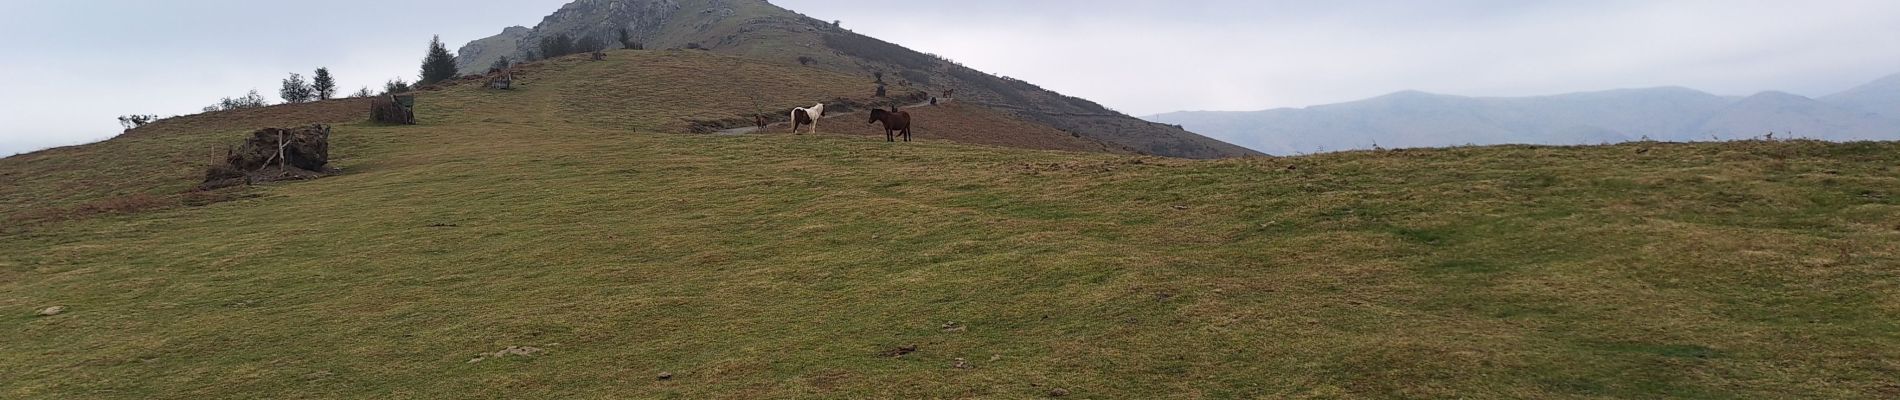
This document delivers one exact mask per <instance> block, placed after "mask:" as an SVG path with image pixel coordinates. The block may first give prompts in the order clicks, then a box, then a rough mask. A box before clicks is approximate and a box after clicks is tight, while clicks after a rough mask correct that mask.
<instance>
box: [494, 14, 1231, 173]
mask: <svg viewBox="0 0 1900 400" xmlns="http://www.w3.org/2000/svg"><path fill="white" fill-rule="evenodd" d="M620 28H628V29H629V33H630V34H631V35H632V36H633V39H635V41H638V42H641V43H643V44H644V45H645V46H647V47H648V48H655V49H664V48H676V49H677V48H703V49H706V50H708V51H711V52H715V53H719V54H725V55H734V56H741V57H746V58H749V59H754V60H760V61H764V62H769V63H775V64H779V65H786V66H799V67H802V68H811V69H820V70H825V71H831V72H836V73H842V74H848V75H852V76H856V77H861V78H862V79H865V80H867V81H868V80H870V79H871V77H872V75H873V74H874V73H879V72H881V73H884V74H885V77H886V78H887V80H888V81H889V82H892V83H898V84H900V85H902V86H908V87H910V88H914V89H916V90H922V91H926V92H928V93H931V94H933V95H938V96H943V95H944V94H945V93H947V92H948V91H951V90H955V91H956V96H955V97H957V98H959V99H962V100H966V103H968V104H972V105H981V106H984V107H986V108H990V109H992V110H994V111H999V112H1003V113H1006V114H1010V115H1012V117H1013V118H1018V119H1024V120H1029V121H1034V122H1036V123H1039V124H1042V125H1047V126H1051V127H1055V128H1057V129H1061V130H1063V131H1067V132H1074V133H1075V134H1079V135H1082V136H1084V137H1087V138H1089V139H1091V140H1094V141H1099V142H1103V143H1110V144H1113V145H1114V146H1115V147H1126V148H1131V149H1134V150H1136V151H1139V152H1142V153H1147V154H1156V155H1163V156H1169V157H1185V158H1222V157H1244V156H1253V155H1260V154H1261V153H1260V152H1257V151H1253V150H1249V149H1247V148H1243V147H1240V146H1235V145H1232V144H1228V143H1224V142H1221V141H1219V140H1214V139H1210V138H1207V137H1204V136H1201V135H1198V134H1195V133H1193V132H1188V131H1186V130H1182V129H1180V128H1177V127H1174V126H1171V125H1164V124H1157V123H1153V122H1148V121H1143V120H1140V119H1137V118H1134V117H1130V116H1128V115H1124V114H1121V113H1119V112H1116V111H1114V110H1110V109H1108V108H1106V107H1103V106H1102V105H1100V104H1096V103H1095V102H1092V101H1088V100H1085V99H1081V98H1076V97H1070V96H1066V95H1063V94H1061V93H1056V92H1053V91H1050V90H1046V89H1043V88H1042V87H1039V86H1036V85H1034V84H1031V83H1029V82H1025V81H1022V80H1017V79H1011V78H1007V77H1001V76H996V75H992V74H990V73H986V72H983V71H978V70H975V69H972V68H968V67H965V66H962V65H959V64H957V63H955V62H953V61H950V60H947V59H944V58H942V57H938V56H935V55H930V54H925V53H922V52H918V51H915V50H911V49H908V48H904V47H903V46H899V45H896V44H892V43H889V42H885V41H883V40H879V39H877V38H872V37H869V36H865V35H861V34H858V33H856V32H852V31H850V30H848V29H845V28H843V27H839V26H835V25H833V24H832V23H831V22H828V21H821V20H818V19H814V18H811V17H807V16H804V15H802V14H798V13H796V12H793V11H791V10H787V9H784V8H781V7H780V6H778V5H775V4H772V3H770V2H768V1H764V0H664V1H652V0H590V1H575V2H572V3H569V4H567V5H566V6H564V7H562V8H561V9H560V10H556V11H555V12H554V14H552V15H550V16H548V17H547V18H545V19H543V21H542V23H541V24H540V25H537V26H536V27H535V30H534V32H532V33H529V34H527V37H526V38H524V39H520V40H521V41H522V42H521V43H526V44H530V45H528V46H525V47H528V48H530V49H531V48H533V47H534V46H533V45H532V44H533V43H538V42H539V40H540V38H541V37H544V36H552V35H555V34H562V33H564V34H568V35H570V36H572V37H585V36H593V37H617V34H618V31H619V29H620ZM513 36H514V33H509V32H504V33H503V34H502V35H500V36H496V37H491V38H487V39H481V40H477V41H475V42H473V43H470V44H469V45H468V46H465V47H463V50H462V51H464V52H469V53H474V54H477V55H478V56H479V57H475V58H470V59H468V60H466V61H464V62H463V63H462V64H461V69H462V71H463V72H465V73H479V72H482V71H487V68H488V66H489V63H490V62H492V61H493V58H491V57H495V58H498V57H499V55H498V54H497V53H499V52H504V51H509V49H508V48H506V47H507V46H505V45H499V44H497V43H505V42H508V41H509V40H511V38H512V37H513ZM516 50H527V49H516ZM522 55H525V54H517V57H516V58H517V59H519V58H523V57H520V56H522ZM864 90H866V91H868V90H870V89H868V88H867V89H864Z"/></svg>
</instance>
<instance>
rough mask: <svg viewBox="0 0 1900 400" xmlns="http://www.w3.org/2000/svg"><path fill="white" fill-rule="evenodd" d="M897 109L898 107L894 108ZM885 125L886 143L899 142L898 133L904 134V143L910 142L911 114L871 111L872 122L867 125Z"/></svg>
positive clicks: (878, 109)
mask: <svg viewBox="0 0 1900 400" xmlns="http://www.w3.org/2000/svg"><path fill="white" fill-rule="evenodd" d="M892 108H893V109H895V108H896V107H892ZM879 122H883V123H884V141H886V142H895V141H897V135H896V132H902V133H903V134H904V141H906V142H908V141H910V113H909V112H904V111H885V110H884V109H882V108H877V109H872V110H871V121H870V122H865V124H875V123H879Z"/></svg>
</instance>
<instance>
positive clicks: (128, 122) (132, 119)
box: [119, 114, 158, 131]
mask: <svg viewBox="0 0 1900 400" xmlns="http://www.w3.org/2000/svg"><path fill="white" fill-rule="evenodd" d="M156 121H158V116H157V115H152V114H132V115H121V116H119V126H124V127H125V130H128V131H129V130H133V129H138V127H141V126H145V124H149V123H152V122H156Z"/></svg>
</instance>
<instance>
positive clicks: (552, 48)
mask: <svg viewBox="0 0 1900 400" xmlns="http://www.w3.org/2000/svg"><path fill="white" fill-rule="evenodd" d="M540 47H541V51H540V52H539V53H534V54H538V55H539V56H540V57H541V58H542V59H550V58H560V57H561V56H565V55H569V54H576V53H580V51H577V50H575V49H574V48H575V44H574V38H573V37H572V36H568V35H567V34H565V33H562V34H556V35H554V36H549V37H544V38H541V43H540Z"/></svg>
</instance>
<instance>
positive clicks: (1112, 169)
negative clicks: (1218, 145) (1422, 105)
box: [0, 53, 1900, 398]
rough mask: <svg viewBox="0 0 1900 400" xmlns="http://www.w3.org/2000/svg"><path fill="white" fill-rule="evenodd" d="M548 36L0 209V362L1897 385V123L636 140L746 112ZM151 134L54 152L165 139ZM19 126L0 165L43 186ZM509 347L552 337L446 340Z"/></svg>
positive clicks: (778, 377)
mask: <svg viewBox="0 0 1900 400" xmlns="http://www.w3.org/2000/svg"><path fill="white" fill-rule="evenodd" d="M656 54H657V55H655V56H654V57H671V56H670V55H666V54H664V53H656ZM620 60H634V58H627V56H625V55H616V57H615V61H608V62H607V63H612V62H631V61H620ZM715 60H717V59H715ZM654 62H660V61H658V60H656V61H654ZM707 62H717V61H707ZM575 63H577V64H555V65H551V66H549V67H547V69H543V70H540V71H538V72H536V73H535V74H531V76H533V77H532V78H530V80H531V82H533V81H532V80H534V79H539V80H540V81H538V82H533V83H531V84H530V85H528V86H527V87H526V88H525V89H523V90H521V91H517V92H511V93H494V92H486V91H478V90H474V89H472V88H463V87H457V88H450V89H447V90H443V91H439V92H429V93H425V94H424V95H423V98H422V102H423V104H424V107H423V108H422V110H421V115H420V118H421V120H422V121H424V124H423V125H420V126H405V127H391V126H374V125H367V124H361V123H345V124H341V125H338V127H337V129H336V133H335V138H336V140H337V144H336V146H337V147H336V148H335V149H334V150H335V153H336V154H337V155H338V156H339V157H340V158H341V161H340V164H341V165H340V167H342V168H343V169H344V170H345V171H348V173H347V174H345V175H342V176H337V177H332V178H326V179H322V180H317V181H311V182H303V183H294V184H284V185H276V186H270V187H260V188H256V189H253V190H254V191H255V192H254V193H256V194H258V195H260V197H256V198H250V199H243V200H238V201H233V202H224V203H217V204H212V205H208V206H202V207H182V208H172V209H165V210H157V211H148V212H143V213H133V214H123V215H108V216H97V217H92V218H83V219H76V220H66V221H57V222H40V223H32V224H28V225H11V226H8V227H7V229H5V230H3V231H0V310H5V312H4V313H0V342H4V343H6V344H7V349H8V357H5V358H0V376H4V377H6V379H4V380H0V397H5V398H339V397H354V398H620V397H626V398H784V397H793V398H864V397H875V398H948V397H983V398H1033V397H1040V396H1044V395H1046V394H1047V393H1048V392H1049V391H1051V390H1052V389H1054V388H1062V389H1064V390H1067V391H1070V392H1071V393H1072V394H1071V397H1074V398H1252V397H1296V398H1299V397H1305V398H1447V397H1475V398H1654V397H1682V398H1880V397H1893V396H1896V395H1900V387H1896V386H1895V385H1894V383H1893V381H1892V376H1893V375H1894V373H1895V372H1896V371H1900V361H1896V360H1900V322H1896V321H1900V286H1897V285H1896V283H1900V277H1896V276H1895V274H1896V273H1900V272H1897V271H1895V270H1894V269H1893V266H1894V265H1900V222H1896V221H1900V197H1897V196H1900V193H1897V192H1896V191H1895V189H1894V188H1896V187H1900V167H1897V165H1900V145H1896V144H1892V143H1859V144H1824V143H1810V142H1783V143H1763V142H1742V143H1723V144H1695V145H1669V144H1655V143H1648V144H1631V145H1622V146H1608V147H1580V148H1538V147H1488V148H1461V149H1447V150H1429V151H1405V152H1359V153H1344V154H1327V155H1318V156H1308V157H1297V158H1276V159H1253V160H1228V161H1180V160H1171V159H1157V158H1144V157H1135V156H1123V155H1107V154H1088V153H1070V152H1049V151H1031V150H1016V149H1006V148H995V147H973V146H964V145H959V144H955V143H951V142H944V141H927V142H920V143H910V144H887V143H884V142H883V141H882V139H881V138H878V139H870V138H864V137H858V136H831V135H817V136H812V135H804V136H791V135H753V136H741V137H723V136H710V135H675V134H657V133H633V132H631V129H628V128H627V127H623V126H621V125H628V124H632V125H641V126H667V125H668V124H673V122H670V119H668V118H657V117H651V116H650V115H660V116H665V115H698V114H693V113H694V112H695V111H693V110H704V112H706V113H707V115H711V114H718V113H719V109H720V108H723V107H735V106H736V107H742V108H746V107H747V106H745V105H744V104H724V103H720V102H724V101H728V100H724V99H717V100H715V99H708V100H705V101H704V102H701V101H691V99H690V98H682V99H683V100H680V101H654V102H651V103H628V104H629V105H628V106H627V108H625V109H622V108H621V106H615V107H610V108H598V109H595V108H588V107H590V106H588V105H586V104H581V103H574V102H569V101H565V100H562V99H567V98H571V97H566V96H577V95H580V94H579V93H590V92H589V91H588V90H590V89H587V87H589V86H588V85H582V84H579V83H573V82H564V81H557V79H558V77H562V76H567V75H565V74H568V73H570V72H572V73H576V74H580V73H585V72H587V71H591V68H596V67H600V65H590V64H586V63H580V62H578V61H576V62H575ZM603 65H604V64H603ZM727 79H734V78H727ZM736 79H747V78H744V77H740V78H736ZM707 84H708V85H713V87H718V85H720V84H716V83H707ZM641 87H649V88H651V89H638V88H641ZM554 88H564V89H561V90H555V89H554ZM614 90H635V92H632V93H626V95H628V96H631V97H636V98H638V97H640V96H652V97H654V98H665V97H664V94H663V93H665V91H666V90H670V89H667V86H664V85H645V86H643V85H627V86H615V87H614ZM639 90H651V91H639ZM800 95H801V96H800V97H802V95H809V94H800ZM577 104H578V105H577ZM635 104H637V106H634V105H635ZM720 104H723V105H720ZM573 111H582V112H586V113H589V114H576V113H573ZM609 111H612V112H613V113H614V114H613V115H604V114H601V115H596V114H591V113H596V112H600V113H606V112H609ZM725 112H730V113H739V114H743V113H749V112H750V111H749V110H745V109H738V110H727V111H725ZM228 115H238V114H228ZM256 122H257V121H256V120H247V121H244V122H240V123H239V125H230V126H217V125H214V124H207V125H204V126H201V127H198V128H195V129H202V130H204V131H205V132H210V131H225V132H242V131H243V130H244V129H248V128H246V127H247V126H248V124H252V123H256ZM286 122H287V123H288V122H296V121H286ZM656 129H657V128H656ZM641 132H647V131H646V130H644V129H643V130H642V131H641ZM197 135H212V134H211V133H202V132H195V131H194V132H177V133H174V134H172V136H173V137H179V138H185V137H197ZM144 137H159V135H151V136H144V135H140V136H135V137H133V138H127V139H118V140H115V141H111V142H107V143H105V144H100V145H92V146H86V147H82V148H77V149H69V150H64V152H67V153H62V154H71V155H73V157H79V156H81V155H84V156H86V157H98V158H96V159H95V160H111V159H113V158H124V157H132V156H134V155H137V154H148V153H164V152H168V151H170V150H166V149H167V147H166V146H169V145H167V144H163V142H160V141H145V140H142V139H143V138H144ZM207 137H214V136H207ZM133 139H140V140H133ZM194 140H195V139H194ZM180 151H183V150H180ZM36 157H48V158H45V159H41V161H39V162H53V161H57V160H58V159H62V158H61V157H52V156H46V155H38V156H36ZM8 160H9V161H8V163H5V164H0V173H5V174H6V175H4V176H7V177H8V179H9V182H7V183H8V184H7V185H0V187H8V188H15V187H22V188H31V190H33V191H35V192H36V193H37V192H56V190H55V189H52V188H57V187H60V186H61V185H64V184H66V183H65V181H64V180H63V178H61V177H59V176H44V175H42V174H39V173H23V172H17V171H20V169H21V168H27V167H23V165H38V164H23V163H13V162H12V161H11V160H12V159H8ZM74 168H77V169H79V170H90V169H93V168H105V167H93V166H89V165H78V166H75V167H74ZM166 171H167V170H166V169H164V168H146V169H137V170H130V171H127V172H126V173H127V174H129V175H128V178H138V179H143V180H147V181H149V184H151V185H156V186H155V187H169V186H167V185H184V184H188V183H189V182H178V181H177V180H178V179H179V177H178V176H176V174H172V173H169V172H166ZM9 190H12V189H9ZM16 204H21V203H9V204H8V207H9V211H11V208H12V207H16ZM52 305H63V306H67V307H69V311H67V312H66V313H64V314H60V315H56V316H50V317H36V316H33V312H34V311H35V310H38V309H40V308H43V307H47V306H52ZM905 345H916V346H917V348H918V350H917V352H915V353H912V354H909V355H905V356H903V357H886V356H884V355H882V354H883V353H885V352H887V351H889V350H892V349H895V348H898V347H900V346H905ZM510 346H530V347H534V348H537V349H540V350H541V352H539V353H536V354H534V355H532V356H509V357H501V358H483V359H481V360H480V361H471V360H474V359H476V358H477V355H478V354H480V353H493V352H496V351H498V350H503V349H505V348H508V347H510ZM957 359H963V360H965V361H966V363H967V364H969V365H971V366H972V367H973V368H970V369H959V368H954V367H953V365H955V364H956V363H957V362H956V360H957ZM662 371H666V372H671V373H673V374H674V378H672V379H671V380H657V379H655V375H656V374H658V373H660V372H662Z"/></svg>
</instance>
